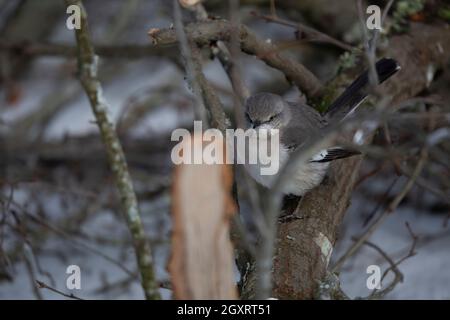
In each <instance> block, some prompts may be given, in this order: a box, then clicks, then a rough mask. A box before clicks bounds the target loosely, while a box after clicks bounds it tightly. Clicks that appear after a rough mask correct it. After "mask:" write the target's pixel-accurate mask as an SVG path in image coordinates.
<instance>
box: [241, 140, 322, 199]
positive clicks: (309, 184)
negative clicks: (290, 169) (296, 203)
mask: <svg viewBox="0 0 450 320" xmlns="http://www.w3.org/2000/svg"><path fill="white" fill-rule="evenodd" d="M257 159H259V158H257ZM288 159H289V151H288V150H287V149H286V148H284V147H283V146H282V145H280V154H279V161H280V165H279V170H278V172H277V173H276V174H275V175H261V168H262V167H263V166H262V165H261V163H260V162H259V161H258V162H257V163H256V164H247V163H246V164H245V167H246V169H247V171H248V172H249V174H250V176H252V178H253V179H255V180H256V181H257V182H258V183H260V184H262V185H263V186H265V187H266V188H271V187H272V185H273V184H274V183H275V181H276V179H277V177H278V175H279V174H280V172H281V170H282V168H283V166H284V165H285V164H286V161H287V160H288ZM328 166H329V164H328V162H307V163H302V164H301V165H298V166H297V168H296V169H295V170H294V174H293V175H292V176H291V177H290V179H289V180H288V181H287V182H286V183H285V185H284V186H283V193H284V194H293V195H296V196H303V195H304V194H305V193H306V192H308V191H309V190H311V189H313V188H314V187H316V186H317V185H319V184H320V183H321V182H322V180H323V178H324V176H325V174H326V172H327V168H328Z"/></svg>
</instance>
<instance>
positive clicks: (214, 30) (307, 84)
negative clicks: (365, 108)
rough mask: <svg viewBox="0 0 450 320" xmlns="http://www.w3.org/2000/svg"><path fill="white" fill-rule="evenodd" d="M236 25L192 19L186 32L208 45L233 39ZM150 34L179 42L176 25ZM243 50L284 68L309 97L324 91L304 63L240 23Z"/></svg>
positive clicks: (166, 42)
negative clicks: (280, 51)
mask: <svg viewBox="0 0 450 320" xmlns="http://www.w3.org/2000/svg"><path fill="white" fill-rule="evenodd" d="M232 32H233V26H232V25H231V24H230V23H229V22H228V21H226V20H215V21H205V22H197V23H191V24H189V25H187V26H186V33H187V34H188V35H189V38H190V39H192V40H193V41H194V42H196V43H197V44H198V45H200V46H208V45H210V43H211V41H220V40H222V41H227V42H228V41H230V40H231V37H232ZM149 36H150V38H151V39H152V42H153V44H154V45H158V46H165V45H174V44H175V43H177V38H176V35H175V31H174V30H173V29H151V30H150V31H149ZM239 39H240V46H241V50H242V51H243V52H245V53H247V54H250V55H255V56H257V57H258V58H259V59H261V60H262V61H264V62H265V63H266V64H267V65H269V66H271V67H273V68H275V69H278V70H280V71H281V72H283V73H284V75H285V76H286V78H287V79H288V80H289V81H292V82H293V83H295V84H296V85H297V86H298V87H299V88H300V89H301V90H302V91H303V92H305V94H306V95H307V96H308V97H316V96H318V95H320V93H321V90H322V85H321V83H320V81H319V80H318V79H317V78H316V76H314V75H313V74H312V73H311V72H310V71H309V70H308V69H307V68H305V67H304V66H303V65H302V64H300V63H298V62H296V61H294V60H293V59H291V58H289V57H287V56H285V55H282V54H281V53H279V50H278V48H277V47H276V46H275V45H273V44H271V43H270V42H266V41H263V40H261V39H259V38H258V37H257V36H256V35H255V34H254V33H253V32H252V31H251V30H250V29H248V28H247V27H246V26H244V25H240V27H239Z"/></svg>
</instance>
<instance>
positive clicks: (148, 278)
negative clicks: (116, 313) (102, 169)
mask: <svg viewBox="0 0 450 320" xmlns="http://www.w3.org/2000/svg"><path fill="white" fill-rule="evenodd" d="M67 3H68V4H75V5H77V6H79V7H80V9H81V12H82V18H81V28H80V29H76V32H75V35H76V41H77V46H78V64H79V69H80V70H79V71H80V80H81V83H82V85H83V87H84V89H85V91H86V94H87V95H88V98H89V101H90V103H91V107H92V111H93V112H94V115H95V117H96V120H97V124H98V127H99V129H100V134H101V136H102V139H103V143H104V145H105V148H106V151H107V154H108V162H109V165H110V167H111V170H112V171H113V173H114V178H115V182H116V185H117V188H118V191H119V194H120V198H121V202H122V206H123V209H124V213H125V219H126V221H127V224H128V228H129V230H130V233H131V236H132V239H133V246H134V249H135V254H136V258H137V263H138V267H139V271H140V275H141V283H142V287H143V289H144V292H145V296H146V298H147V299H159V298H160V294H159V291H158V285H157V283H156V280H155V275H154V271H153V262H152V260H153V259H152V255H151V249H150V244H149V242H148V240H147V238H146V236H145V233H144V227H143V225H142V222H141V217H140V213H139V208H138V203H137V199H136V194H135V192H134V189H133V183H132V180H131V177H130V174H129V172H128V166H127V163H126V160H125V155H124V152H123V150H122V146H121V144H120V141H119V139H118V137H117V134H116V132H115V128H114V125H113V123H112V121H111V119H110V117H109V115H108V105H107V102H106V100H105V99H104V97H103V95H102V86H101V83H100V81H99V80H98V78H97V66H98V57H97V56H96V55H95V52H94V48H93V46H92V44H91V40H90V36H89V30H88V21H87V14H86V11H85V9H84V7H83V4H82V2H81V0H67Z"/></svg>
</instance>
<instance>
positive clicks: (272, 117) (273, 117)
mask: <svg viewBox="0 0 450 320" xmlns="http://www.w3.org/2000/svg"><path fill="white" fill-rule="evenodd" d="M275 118H276V116H271V117H270V118H269V121H268V122H271V121H272V120H273V119H275Z"/></svg>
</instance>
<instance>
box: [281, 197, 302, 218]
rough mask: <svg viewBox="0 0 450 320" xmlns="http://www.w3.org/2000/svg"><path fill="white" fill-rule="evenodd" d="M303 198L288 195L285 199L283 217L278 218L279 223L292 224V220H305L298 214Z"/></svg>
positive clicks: (282, 210)
mask: <svg viewBox="0 0 450 320" xmlns="http://www.w3.org/2000/svg"><path fill="white" fill-rule="evenodd" d="M302 200H303V197H300V196H295V195H292V194H289V195H286V196H284V198H283V207H282V209H281V215H280V216H279V217H278V222H280V223H284V222H290V221H292V220H297V219H303V217H301V216H298V215H297V214H296V212H297V208H298V207H299V206H300V204H301V202H302Z"/></svg>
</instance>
